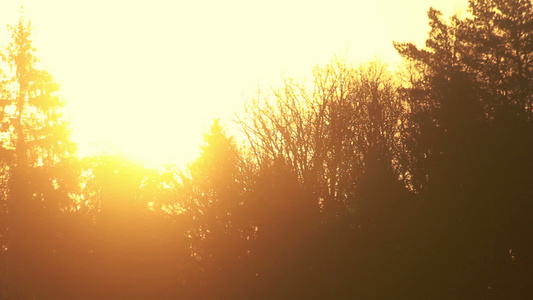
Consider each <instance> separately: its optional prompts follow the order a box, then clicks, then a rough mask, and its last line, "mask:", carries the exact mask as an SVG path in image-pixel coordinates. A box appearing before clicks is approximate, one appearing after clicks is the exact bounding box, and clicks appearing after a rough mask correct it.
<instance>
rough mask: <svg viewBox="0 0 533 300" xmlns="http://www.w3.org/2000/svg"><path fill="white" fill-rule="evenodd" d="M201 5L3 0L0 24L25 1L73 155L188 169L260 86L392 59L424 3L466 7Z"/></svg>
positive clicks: (422, 32) (416, 27)
mask: <svg viewBox="0 0 533 300" xmlns="http://www.w3.org/2000/svg"><path fill="white" fill-rule="evenodd" d="M208 2H209V3H208V4H206V3H203V2H202V3H199V2H198V3H197V2H194V1H192V2H191V1H189V2H183V1H163V0H156V1H104V0H96V1H91V2H90V4H89V3H86V4H84V5H81V4H78V3H75V2H73V1H64V0H50V1H38V0H25V1H20V0H17V1H15V0H6V1H4V2H3V4H2V5H1V7H0V8H1V9H0V17H3V15H5V16H6V20H11V19H10V18H7V16H17V15H18V14H19V13H18V11H19V7H20V5H21V4H23V5H24V7H25V14H26V16H27V17H28V18H29V19H30V20H32V23H33V24H34V25H35V29H36V30H35V46H36V48H37V50H38V56H39V57H42V58H43V63H44V64H45V65H46V66H47V67H48V68H49V71H50V73H51V74H52V75H53V76H54V77H56V79H57V80H58V81H59V82H60V83H61V93H62V97H63V99H64V100H65V101H66V103H67V104H66V107H65V115H66V116H67V117H68V118H69V120H70V122H71V123H72V138H73V140H74V141H75V142H77V143H78V145H79V149H80V155H82V156H84V155H91V154H98V153H101V152H103V151H104V152H105V151H107V152H112V153H121V154H123V155H126V156H129V157H132V158H135V159H137V160H140V161H142V162H143V163H145V164H151V165H160V164H164V163H176V164H179V165H182V166H184V165H186V164H187V162H189V161H191V160H193V159H194V158H195V157H197V156H198V149H199V146H200V145H201V143H202V138H203V135H202V133H203V132H206V130H207V128H208V126H209V124H210V123H211V122H212V120H213V119H214V118H220V119H221V123H222V124H224V125H227V126H230V127H231V126H233V124H232V122H233V120H234V114H235V113H236V112H237V113H238V112H239V111H242V108H243V105H244V102H245V101H247V100H251V99H253V97H254V96H255V95H256V93H257V90H258V89H264V90H269V89H270V88H271V87H273V86H274V87H275V86H279V82H281V79H282V77H283V76H294V77H298V76H309V75H310V74H311V72H312V69H313V67H315V66H316V65H317V64H318V65H324V64H326V63H328V62H329V61H330V60H331V59H332V58H333V57H334V56H336V55H340V56H344V57H346V58H347V59H348V60H349V61H353V62H356V63H357V62H361V61H365V60H368V59H372V58H374V57H376V56H377V57H378V58H382V59H384V60H387V61H394V60H395V59H397V60H398V59H399V56H398V54H397V53H396V51H395V50H394V49H393V47H392V44H391V41H392V40H400V41H402V40H403V41H415V42H417V43H420V42H423V37H425V36H426V31H427V19H426V17H425V10H427V7H429V6H430V5H434V6H435V7H440V8H442V9H443V10H445V11H446V10H447V13H448V14H449V13H450V10H453V9H457V3H460V4H461V3H462V5H463V6H464V4H466V0H461V1H459V0H457V1H444V0H417V1H412V2H413V3H411V2H409V3H407V2H400V1H392V0H383V1H375V2H369V1H341V0H339V1H331V2H323V3H319V2H305V1H281V0H275V1H270V2H268V4H252V3H251V2H250V1H243V0H230V1H222V2H221V1H208ZM459 6H461V5H459ZM415 9H416V10H415ZM304 11H305V13H302V12H304ZM451 12H452V13H453V11H451ZM406 15H408V16H410V17H409V18H408V20H407V21H406V19H405V18H404V16H406ZM411 16H412V17H411ZM2 19H4V18H2ZM405 34H407V35H405ZM0 38H2V37H0ZM233 132H235V131H233Z"/></svg>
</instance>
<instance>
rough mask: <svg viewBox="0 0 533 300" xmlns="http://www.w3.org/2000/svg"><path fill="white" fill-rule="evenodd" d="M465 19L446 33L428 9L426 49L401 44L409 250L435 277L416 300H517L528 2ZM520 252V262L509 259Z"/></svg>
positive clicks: (526, 129) (526, 208) (499, 5)
mask: <svg viewBox="0 0 533 300" xmlns="http://www.w3.org/2000/svg"><path fill="white" fill-rule="evenodd" d="M469 12H470V13H471V14H472V16H471V17H468V18H466V19H464V20H460V19H459V18H457V17H453V18H452V19H451V21H450V23H447V22H445V21H443V20H442V18H441V13H440V12H439V11H437V10H435V9H430V10H429V12H428V16H429V19H430V27H431V30H430V32H429V38H428V40H427V41H426V48H425V49H419V48H418V47H416V46H415V45H413V44H410V43H396V44H395V46H396V48H397V50H398V51H399V53H400V54H401V55H402V56H403V57H404V58H405V59H406V61H407V62H408V63H409V64H410V66H411V70H412V71H414V72H412V73H411V74H410V75H411V76H410V77H409V78H410V79H411V81H410V83H409V85H408V89H407V90H406V92H407V94H406V98H405V99H406V100H407V101H406V105H407V107H408V113H407V114H406V117H405V119H404V120H403V131H402V139H403V141H404V142H403V144H404V145H405V147H406V148H405V149H406V152H405V153H404V157H403V160H402V163H403V166H404V171H405V173H406V174H407V176H406V178H408V184H409V185H411V187H412V188H413V189H414V190H416V191H418V192H419V193H420V196H421V199H423V200H424V203H423V205H422V207H423V209H422V210H421V214H422V215H421V218H420V220H421V224H424V225H423V227H424V228H425V229H423V230H420V234H421V236H424V238H422V239H420V240H419V241H418V242H414V243H413V244H415V245H417V247H418V249H419V251H420V252H419V254H417V255H416V256H418V257H419V259H420V261H419V263H420V264H422V265H425V268H434V269H438V270H439V272H434V273H431V276H427V274H426V275H422V274H421V275H420V276H422V277H423V279H422V280H423V281H424V282H425V284H424V286H425V289H426V290H425V291H424V290H421V291H420V292H421V293H425V294H426V295H431V294H439V295H447V296H446V297H470V298H476V297H477V298H478V297H484V296H486V295H493V296H495V297H519V298H520V297H525V295H526V294H527V292H526V289H525V288H526V286H527V284H525V282H526V280H525V278H526V275H525V274H527V272H525V270H526V269H528V266H530V265H531V258H530V256H529V255H528V254H526V253H530V252H529V251H528V250H525V249H530V248H529V246H528V243H524V242H523V239H524V238H525V236H527V234H526V233H528V232H529V228H531V225H530V224H528V223H527V222H523V221H522V222H516V220H527V219H530V215H531V213H532V212H533V211H532V210H531V204H530V200H526V199H531V191H529V189H528V188H527V187H526V186H527V184H526V183H525V182H527V181H528V179H526V178H531V176H532V175H533V165H532V162H531V157H530V155H528V154H526V153H531V150H532V149H533V148H532V142H531V136H533V131H532V130H531V129H532V127H531V123H530V122H529V121H528V120H530V118H531V104H530V101H531V100H530V99H531V97H532V93H531V85H530V82H531V79H532V78H531V74H532V73H531V56H532V55H531V51H532V49H531V47H530V42H529V41H530V40H531V33H532V29H533V28H531V26H530V24H531V17H529V18H528V16H530V15H531V2H530V1H470V6H469ZM519 16H520V17H519ZM504 132H505V133H504ZM518 161H520V163H518ZM519 207H520V209H518V208H519ZM517 209H518V210H517ZM424 216H426V218H424ZM517 223H518V224H520V225H518V224H517ZM522 234H524V235H522ZM519 236H521V237H519ZM511 237H512V238H511ZM518 248H521V249H524V250H522V251H519V252H521V253H522V255H523V256H522V257H521V258H520V259H517V258H518V255H516V254H512V255H510V253H515V252H516V249H518ZM518 270H521V271H518ZM521 272H523V273H521ZM503 274H506V275H503ZM510 278H513V279H510Z"/></svg>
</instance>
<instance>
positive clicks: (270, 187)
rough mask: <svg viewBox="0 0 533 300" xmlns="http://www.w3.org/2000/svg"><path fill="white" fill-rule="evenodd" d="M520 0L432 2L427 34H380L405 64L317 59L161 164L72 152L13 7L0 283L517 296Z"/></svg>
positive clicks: (523, 81)
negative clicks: (410, 38) (307, 76)
mask: <svg viewBox="0 0 533 300" xmlns="http://www.w3.org/2000/svg"><path fill="white" fill-rule="evenodd" d="M532 13H533V10H532V7H531V1H528V0H483V1H482V0H479V1H478V0H472V1H470V2H469V16H467V17H466V18H462V19H461V18H459V17H457V16H454V17H452V18H450V20H449V21H445V20H444V19H443V17H442V14H441V13H440V12H439V11H438V10H436V9H433V8H430V9H429V11H428V18H429V26H430V31H429V33H428V39H427V41H426V44H425V47H423V48H420V47H417V46H416V45H414V44H411V43H398V42H395V43H394V45H395V47H396V49H397V50H398V52H399V53H400V54H401V55H402V57H403V58H404V62H405V70H404V71H403V72H400V73H392V72H391V71H389V69H388V67H387V66H386V65H384V64H382V63H380V62H377V61H374V62H369V63H365V64H361V65H359V66H352V65H350V64H348V63H347V62H346V61H343V60H339V59H334V60H332V62H331V63H330V64H329V65H326V66H323V67H316V68H315V69H314V70H313V73H312V75H313V77H312V81H311V82H305V81H301V82H299V81H297V80H294V79H291V78H288V79H286V80H285V81H284V83H283V84H282V86H281V87H278V88H277V89H274V90H273V91H272V92H270V93H265V92H260V93H259V94H258V96H257V98H256V99H253V100H252V101H251V102H249V103H248V104H247V105H246V112H245V113H244V114H243V115H241V116H239V119H238V125H240V127H241V129H242V131H243V133H244V135H245V137H246V138H245V141H244V142H245V143H244V144H242V146H241V145H239V144H237V141H236V140H235V138H234V137H232V136H230V135H228V133H227V132H226V130H225V127H224V126H223V125H222V124H220V121H219V120H215V121H214V122H213V124H212V126H211V128H210V130H209V131H208V132H207V133H205V135H204V144H203V145H202V146H201V147H200V154H199V156H198V158H197V159H196V160H195V161H193V162H191V163H190V164H189V165H188V166H187V167H186V168H184V169H177V168H175V167H172V166H167V167H166V168H164V169H161V170H154V169H148V168H146V167H144V166H142V165H141V164H139V163H136V162H133V161H130V160H127V159H125V158H122V157H120V156H116V155H104V154H102V155H97V156H94V157H85V158H82V159H78V158H77V157H76V156H75V151H74V150H75V147H74V146H73V144H72V143H71V142H70V141H69V136H68V124H67V123H66V122H65V121H64V120H63V119H62V117H61V107H62V104H63V102H62V101H61V99H60V98H59V97H58V88H59V86H58V85H57V84H56V83H55V82H54V80H53V78H52V77H51V75H50V74H48V73H47V72H46V71H45V70H43V69H41V68H39V63H38V59H37V57H36V54H35V49H34V48H33V46H32V45H31V34H30V33H31V30H30V29H31V26H30V24H29V23H27V22H26V21H24V20H21V21H20V22H19V23H18V24H17V25H16V26H13V27H11V29H10V30H11V31H12V43H11V44H10V45H9V46H8V48H7V51H6V52H5V53H3V56H2V57H3V59H4V65H3V66H2V68H0V70H2V73H1V75H2V82H1V85H0V92H1V93H0V95H1V99H0V100H1V102H0V119H1V121H2V126H1V127H0V142H1V144H0V146H1V147H0V167H1V168H2V173H1V176H0V201H1V215H0V226H1V232H0V233H1V238H2V240H1V243H2V246H3V251H1V252H0V261H1V263H2V267H3V268H2V271H1V273H0V274H1V276H2V279H3V287H2V292H3V297H4V298H8V299H73V298H76V299H102V298H103V299H151V298H156V299H177V298H185V299H278V298H281V299H309V298H310V299H316V298H318V299H358V298H361V299H397V298H401V299H403V298H406V299H426V298H445V299H455V298H461V299H462V298H465V299H478V298H506V299H507V298H511V299H512V298H516V299H526V298H530V297H531V295H533V290H532V288H531V286H533V285H531V278H533V273H532V271H531V270H533V255H532V253H533V247H532V246H531V243H530V242H529V239H530V237H531V236H533V223H532V220H533V202H532V199H533V190H532V189H531V187H530V185H531V184H530V183H531V178H533V159H532V157H531V153H533V139H532V138H531V137H533V124H532V114H533V110H532V105H533V103H532V101H533V93H532V92H533V90H532V83H533V78H532V76H533V66H532V61H533V57H532V56H533V54H532V50H533V42H532V41H533V35H532V32H533V26H532V24H533V23H532V22H533V21H532V20H533V16H532V15H531V14H532ZM177 130H178V129H177ZM95 287H96V288H95Z"/></svg>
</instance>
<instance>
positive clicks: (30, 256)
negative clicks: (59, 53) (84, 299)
mask: <svg viewBox="0 0 533 300" xmlns="http://www.w3.org/2000/svg"><path fill="white" fill-rule="evenodd" d="M10 31H11V33H12V41H11V43H10V44H9V46H8V47H7V52H6V53H4V54H3V55H2V58H3V61H4V63H5V65H4V66H6V67H7V68H6V71H5V72H4V78H3V79H4V80H3V81H2V87H1V91H2V104H1V105H0V111H1V115H0V117H1V119H2V128H1V130H2V153H3V154H4V155H3V158H4V159H3V171H4V172H5V173H7V174H6V177H4V178H7V179H8V182H9V184H8V186H7V188H6V189H5V190H4V195H6V196H7V199H6V200H7V204H6V206H5V207H6V208H7V214H6V220H7V224H6V227H7V228H8V229H9V234H8V235H7V236H8V240H7V241H6V244H5V247H7V249H8V251H7V265H6V273H5V274H4V278H5V281H4V289H3V291H4V293H7V295H9V296H10V297H16V298H19V299H24V298H29V297H32V295H35V293H37V292H38V290H39V289H40V290H42V289H46V287H45V286H44V285H45V284H43V282H42V279H43V276H42V275H43V274H42V272H44V270H43V268H44V267H43V265H40V263H42V262H44V258H45V256H46V255H48V254H49V253H50V251H51V250H52V249H50V248H51V245H49V244H47V240H46V239H45V238H44V237H43V236H46V234H48V232H47V230H49V229H50V228H48V227H47V225H49V224H51V223H54V221H55V219H56V213H58V212H59V210H60V209H64V208H66V207H68V206H70V198H69V196H68V193H69V191H70V190H72V189H74V188H75V183H76V182H75V178H76V173H75V168H73V167H72V165H71V163H72V161H73V159H74V158H73V156H72V155H73V153H74V150H75V148H74V146H73V144H72V143H71V142H70V141H69V139H68V136H69V132H68V128H67V123H65V122H64V121H63V120H62V118H61V107H62V106H63V102H62V101H61V99H60V98H59V97H58V96H57V91H58V89H59V86H58V84H57V83H55V82H54V80H53V78H52V77H51V75H50V74H49V73H48V72H47V71H45V70H42V69H40V68H39V65H38V59H37V57H36V56H35V49H34V48H33V46H32V41H31V25H30V23H29V22H27V21H25V20H24V19H22V18H21V19H20V20H19V22H18V23H17V24H16V25H15V26H11V27H10ZM37 249H41V250H37Z"/></svg>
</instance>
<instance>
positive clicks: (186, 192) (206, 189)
mask: <svg viewBox="0 0 533 300" xmlns="http://www.w3.org/2000/svg"><path fill="white" fill-rule="evenodd" d="M204 141H205V144H204V145H203V146H202V147H201V148H200V152H201V154H200V156H199V157H198V158H197V159H196V160H195V161H194V162H193V163H191V164H190V165H189V166H188V168H187V173H182V174H181V180H182V182H183V184H182V187H181V191H180V195H179V196H180V199H179V200H181V202H182V203H183V205H184V212H183V215H184V218H183V220H182V222H185V224H188V228H189V230H188V232H187V235H188V237H189V238H190V246H191V256H192V257H194V258H195V259H197V261H198V264H199V268H200V269H202V270H203V271H202V272H200V274H199V275H198V276H199V278H200V283H201V285H200V286H199V287H198V288H199V289H201V291H202V292H201V294H202V295H203V296H204V297H209V298H217V297H222V298H226V297H227V298H235V297H242V296H239V295H240V294H241V293H242V292H244V291H242V290H241V289H239V288H238V281H239V278H241V276H243V274H245V273H246V271H245V266H246V264H245V261H246V259H247V256H248V254H247V248H246V244H247V241H248V240H249V235H250V234H251V232H253V228H252V226H251V225H250V224H249V223H248V219H247V217H246V216H245V215H244V214H243V212H244V192H245V184H244V182H243V180H244V174H243V159H242V156H241V154H240V152H239V151H238V149H237V146H236V144H235V141H234V140H233V137H229V136H228V135H227V134H226V132H225V129H224V127H223V126H221V125H220V123H219V120H218V119H216V120H215V121H214V122H213V124H212V126H211V128H210V130H209V132H208V133H206V134H205V135H204ZM205 286H209V289H205ZM204 293H206V294H205V295H204Z"/></svg>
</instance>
